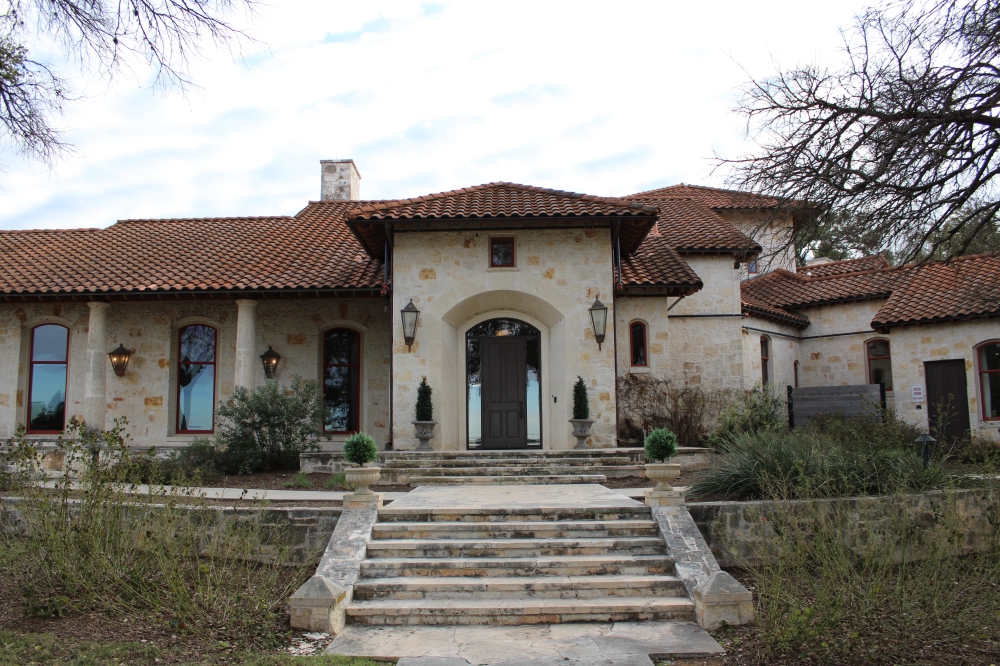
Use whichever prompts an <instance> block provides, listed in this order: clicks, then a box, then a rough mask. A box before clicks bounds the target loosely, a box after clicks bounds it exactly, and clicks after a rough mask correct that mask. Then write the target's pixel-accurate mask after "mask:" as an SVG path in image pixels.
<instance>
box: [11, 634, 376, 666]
mask: <svg viewBox="0 0 1000 666" xmlns="http://www.w3.org/2000/svg"><path fill="white" fill-rule="evenodd" d="M178 656H179V655H178V654H177V653H174V652H171V651H170V650H166V649H163V648H158V647H155V646H153V645H150V644H147V643H91V642H79V643H77V642H66V641H64V640H60V639H59V638H57V637H56V636H55V635H53V634H18V633H15V632H11V631H0V666H29V665H34V664H39V665H40V664H70V665H72V666H92V665H93V666H98V665H100V666H106V665H108V664H122V665H125V664H128V665H129V666H132V665H136V666H145V665H146V664H148V665H149V666H156V665H157V664H189V665H190V666H195V665H215V664H218V665H220V666H221V665H223V664H233V665H239V666H284V665H285V664H291V665H295V666H299V665H301V666H385V662H376V661H373V660H371V659H359V658H353V657H341V656H330V657H291V656H287V655H267V656H260V655H253V654H229V653H227V652H225V651H224V650H220V651H219V652H218V653H216V654H214V655H205V656H204V657H202V658H201V659H200V660H198V661H179V660H178Z"/></svg>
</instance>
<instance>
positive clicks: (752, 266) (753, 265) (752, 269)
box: [747, 259, 757, 274]
mask: <svg viewBox="0 0 1000 666" xmlns="http://www.w3.org/2000/svg"><path fill="white" fill-rule="evenodd" d="M756 272H757V260H756V259H751V260H750V261H748V262H747V273H751V274H753V273H756Z"/></svg>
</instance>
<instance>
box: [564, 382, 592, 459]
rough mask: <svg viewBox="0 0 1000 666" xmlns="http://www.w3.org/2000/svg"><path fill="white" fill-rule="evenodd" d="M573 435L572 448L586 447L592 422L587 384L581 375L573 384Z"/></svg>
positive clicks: (571, 420)
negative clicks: (574, 444) (574, 440)
mask: <svg viewBox="0 0 1000 666" xmlns="http://www.w3.org/2000/svg"><path fill="white" fill-rule="evenodd" d="M569 422H570V423H572V424H573V436H574V437H576V446H574V447H573V448H574V449H585V448H587V438H588V437H590V427H591V426H592V425H594V422H593V421H592V420H591V418H590V400H589V399H588V398H587V385H586V384H584V382H583V377H579V376H578V377H577V378H576V383H575V384H573V418H571V419H570V420H569Z"/></svg>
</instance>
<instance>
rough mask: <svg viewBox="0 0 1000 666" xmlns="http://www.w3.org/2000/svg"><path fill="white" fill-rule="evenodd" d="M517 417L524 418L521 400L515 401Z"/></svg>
mask: <svg viewBox="0 0 1000 666" xmlns="http://www.w3.org/2000/svg"><path fill="white" fill-rule="evenodd" d="M517 417H518V418H521V419H523V418H524V403H523V402H519V403H517Z"/></svg>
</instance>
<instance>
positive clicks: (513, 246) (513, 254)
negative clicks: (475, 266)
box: [490, 236, 517, 268]
mask: <svg viewBox="0 0 1000 666" xmlns="http://www.w3.org/2000/svg"><path fill="white" fill-rule="evenodd" d="M497 241H510V264H497V263H495V262H494V261H493V259H494V257H495V256H496V255H495V254H494V253H493V245H494V243H496V242H497ZM490 268H517V238H515V237H514V236H490Z"/></svg>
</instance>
